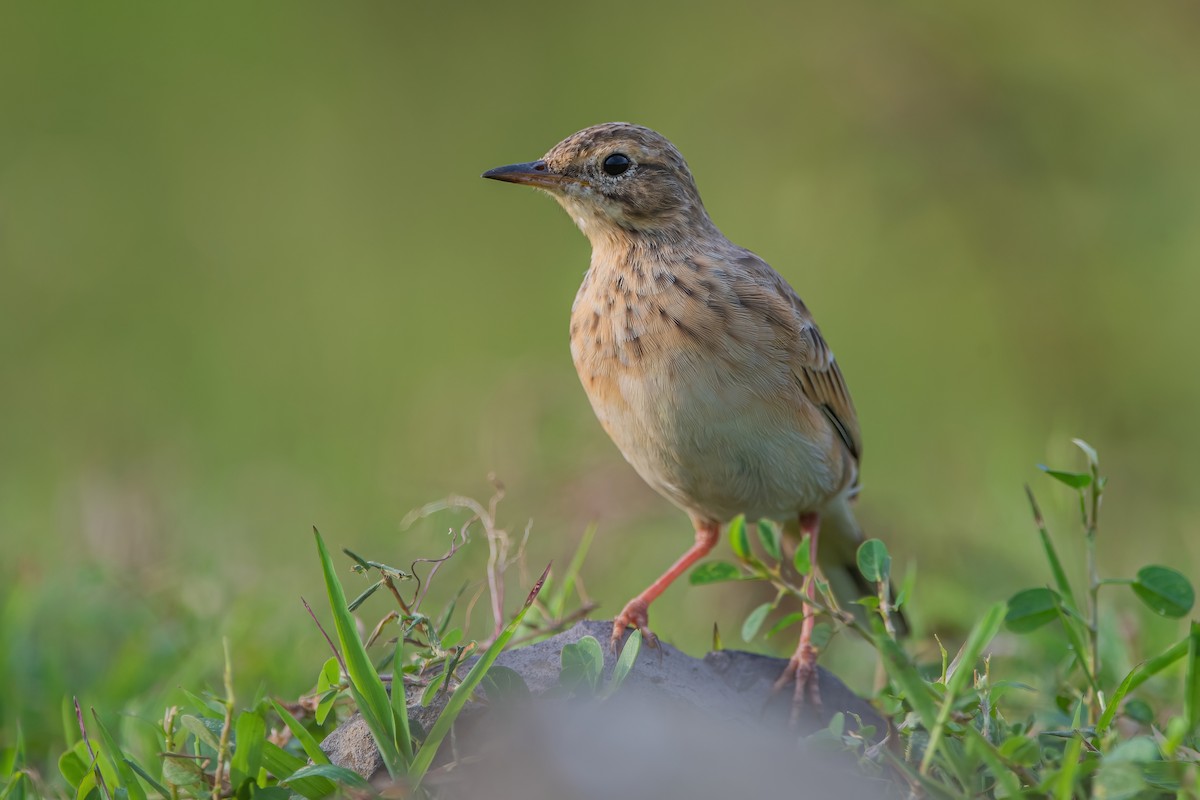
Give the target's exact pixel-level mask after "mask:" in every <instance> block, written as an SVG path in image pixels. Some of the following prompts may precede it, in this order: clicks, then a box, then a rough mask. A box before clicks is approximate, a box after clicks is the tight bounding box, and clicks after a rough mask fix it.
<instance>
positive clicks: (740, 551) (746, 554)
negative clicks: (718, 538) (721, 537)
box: [729, 514, 750, 560]
mask: <svg viewBox="0 0 1200 800" xmlns="http://www.w3.org/2000/svg"><path fill="white" fill-rule="evenodd" d="M729 547H730V549H732V550H733V554H734V555H735V556H737V557H738V558H740V559H743V560H745V559H747V558H750V537H748V536H747V535H746V517H745V516H744V515H742V514H738V515H737V516H736V517H734V518H733V521H731V522H730V523H729Z"/></svg>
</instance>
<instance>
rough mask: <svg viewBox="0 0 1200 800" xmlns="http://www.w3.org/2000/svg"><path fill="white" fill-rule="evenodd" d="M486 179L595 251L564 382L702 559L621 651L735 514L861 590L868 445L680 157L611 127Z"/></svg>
mask: <svg viewBox="0 0 1200 800" xmlns="http://www.w3.org/2000/svg"><path fill="white" fill-rule="evenodd" d="M483 177H485V178H492V179H494V180H499V181H507V182H509V183H519V184H524V185H526V186H533V187H536V188H538V189H542V190H544V191H546V192H548V193H549V194H550V195H551V196H553V197H554V199H555V200H557V201H558V202H559V204H561V205H562V207H563V208H564V209H566V211H567V213H568V214H570V215H571V219H573V220H575V224H576V225H578V226H579V228H580V229H581V230H582V231H583V233H584V234H585V235H586V236H587V238H588V239H589V240H590V241H591V244H592V261H591V267H590V268H589V269H588V271H587V274H586V275H585V276H584V279H583V285H582V286H580V287H579V292H578V294H577V295H576V296H575V304H574V306H573V307H572V309H571V328H570V331H571V355H572V356H573V357H574V360H575V368H576V369H577V370H578V372H579V378H580V380H581V381H582V382H583V388H584V389H585V390H586V392H587V395H588V399H589V400H591V403H592V409H593V410H594V411H595V412H596V416H597V417H598V418H599V420H600V424H601V425H603V426H604V430H605V431H607V432H608V435H609V436H611V437H612V440H613V441H614V442H615V443H616V445H617V447H618V448H620V450H621V453H622V454H624V456H625V458H626V459H627V460H628V461H629V463H630V464H632V465H633V468H634V469H635V470H637V472H638V474H639V475H641V476H642V478H643V479H644V480H645V481H646V482H647V483H649V484H650V485H651V486H652V487H654V488H655V489H656V490H657V491H658V492H659V493H660V494H662V495H663V496H664V497H666V498H667V499H668V500H670V501H671V502H672V503H674V504H675V505H677V506H679V507H680V508H681V509H683V510H684V511H686V512H687V514H688V516H689V517H691V520H692V524H693V525H694V527H695V531H696V540H695V543H694V544H693V545H692V546H691V547H690V548H689V549H688V550H687V552H685V553H684V554H683V555H682V556H681V557H680V558H679V560H678V561H676V562H675V563H674V564H673V565H672V566H671V567H670V568H669V569H668V570H667V571H666V572H665V573H663V575H662V577H660V578H659V579H658V580H656V581H655V582H654V583H653V584H651V585H650V586H649V587H648V588H647V589H646V590H645V591H644V592H642V593H641V594H639V595H638V596H637V597H635V598H633V599H632V600H630V601H629V603H628V604H627V605H626V606H625V608H624V609H623V610H622V611H621V613H620V614H618V615H617V617H616V619H615V621H614V622H613V643H614V645H615V644H616V643H617V642H618V641H619V639H620V637H621V635H622V633H623V632H624V630H625V628H626V627H627V626H636V627H637V628H639V629H641V631H642V632H643V635H644V636H646V637H647V639H648V640H649V641H651V642H652V641H653V636H652V634H651V633H650V630H649V627H648V609H649V606H650V604H651V603H652V602H654V600H655V598H657V597H658V596H659V595H660V594H662V593H663V591H664V590H665V589H666V588H667V587H668V586H669V585H670V584H671V582H672V581H673V580H675V579H676V578H677V577H679V576H680V575H681V574H683V573H684V572H685V571H686V570H687V569H688V568H689V567H691V566H692V565H693V564H694V563H696V562H697V561H698V560H700V559H701V558H703V557H704V556H705V555H706V554H707V553H708V552H709V551H710V550H712V548H713V546H714V545H715V544H716V542H717V539H718V535H719V531H720V526H721V525H722V523H725V522H728V521H729V520H730V519H732V518H733V517H735V516H736V515H738V514H745V515H746V517H747V519H752V520H753V519H773V520H777V521H780V522H798V523H799V528H800V531H802V532H803V533H807V534H809V535H810V536H811V539H810V543H811V547H812V550H813V553H812V556H813V558H812V563H814V564H819V565H820V566H821V569H822V571H823V572H824V573H825V574H826V576H827V577H828V578H829V579H830V582H831V584H832V585H834V586H835V587H836V586H838V585H839V583H841V584H843V585H844V584H846V583H847V581H845V580H842V581H838V580H834V576H833V575H832V574H831V573H832V572H834V571H837V572H840V573H842V574H843V575H842V577H843V578H844V577H847V576H848V577H850V578H851V579H853V580H855V582H856V583H857V584H858V585H859V586H861V579H860V578H858V577H857V572H856V571H855V570H854V569H853V564H854V556H855V549H856V547H857V546H858V543H859V542H860V541H861V540H862V533H861V531H860V530H859V527H858V524H857V523H856V522H855V520H854V515H853V513H852V512H851V508H850V504H851V500H852V499H853V498H854V496H855V495H856V494H857V491H858V465H859V458H860V456H861V454H862V439H861V436H860V434H859V428H858V418H857V416H856V415H855V413H854V404H853V403H852V402H851V400H850V393H849V391H847V389H846V383H845V381H844V380H843V379H842V373H841V370H839V369H838V365H837V362H836V361H834V358H833V352H832V351H831V350H830V348H829V345H828V344H827V343H826V342H825V339H824V338H823V337H822V336H821V332H820V330H818V328H817V326H816V323H815V322H813V318H812V315H811V314H810V313H809V312H808V309H807V308H806V307H805V305H804V303H803V302H801V300H800V298H799V297H798V296H797V295H796V292H795V291H793V289H792V287H791V286H789V285H788V283H787V281H785V280H784V279H783V277H782V276H780V275H779V273H777V272H776V271H775V270H774V269H772V268H771V267H770V265H768V264H767V263H766V262H765V261H763V260H762V259H761V258H759V257H758V256H756V255H755V254H754V253H752V252H750V251H749V250H747V249H745V248H743V247H739V246H737V245H736V244H734V243H733V242H731V241H729V240H728V239H726V238H725V236H724V235H723V234H722V233H721V231H719V230H718V229H717V226H716V225H714V224H713V222H712V220H711V219H709V216H708V212H706V211H705V210H704V204H703V203H702V202H701V201H700V193H699V191H698V190H697V189H696V184H695V181H694V180H693V179H692V174H691V172H690V171H689V170H688V166H687V163H686V162H685V161H684V160H683V156H681V155H680V154H679V151H678V150H676V149H675V147H674V146H673V145H672V144H671V143H670V142H669V141H667V140H666V139H665V138H664V137H663V136H661V135H660V134H658V133H656V132H654V131H652V130H650V129H648V128H643V127H641V126H638V125H630V124H626V123H621V122H612V123H607V124H603V125H596V126H594V127H591V128H586V129H585V130H582V131H579V132H578V133H576V134H574V135H572V136H569V137H568V138H566V139H564V140H563V141H561V142H559V143H558V144H556V145H555V146H554V147H552V148H551V149H550V152H548V153H546V155H545V156H543V157H542V158H541V159H539V160H537V161H530V162H527V163H523V164H512V165H510V166H505V167H497V168H496V169H492V170H489V171H487V172H485V173H484V174H483ZM818 533H821V534H822V535H821V536H820V537H819V541H820V544H819V546H818ZM847 565H850V568H849V570H848V571H847ZM806 584H807V586H808V590H807V591H808V593H809V596H810V597H812V596H814V584H813V581H812V580H808V581H807V582H806ZM851 585H853V584H851ZM806 610H807V616H806V617H805V619H804V622H803V625H802V628H801V637H800V644H799V646H798V647H797V649H796V653H795V655H794V656H793V657H792V659H791V661H790V663H789V667H788V670H787V671H786V672H785V673H784V675H783V676H781V678H780V683H779V684H778V685H779V686H782V685H784V684H786V683H787V682H788V681H789V680H795V697H796V700H797V702H800V701H802V699H803V697H804V691H805V687H806V685H808V684H809V683H810V682H811V683H812V685H811V686H809V690H810V691H811V692H812V695H813V697H814V698H815V697H816V696H817V695H816V692H815V688H816V687H815V681H812V676H813V674H814V669H813V668H814V663H815V660H816V651H815V649H814V647H813V643H812V632H813V624H814V621H813V616H812V607H811V606H806Z"/></svg>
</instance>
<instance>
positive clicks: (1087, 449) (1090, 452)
mask: <svg viewBox="0 0 1200 800" xmlns="http://www.w3.org/2000/svg"><path fill="white" fill-rule="evenodd" d="M1071 444H1073V445H1075V446H1076V447H1078V448H1079V449H1080V450H1082V451H1083V454H1084V455H1085V456H1087V460H1088V466H1089V467H1091V468H1092V469H1093V470H1094V469H1097V468H1098V467H1099V466H1100V456H1099V455H1097V453H1096V448H1094V447H1092V446H1091V445H1090V444H1088V443H1087V442H1085V441H1084V440H1083V439H1072V440H1071Z"/></svg>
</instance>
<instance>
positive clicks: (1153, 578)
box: [1133, 565, 1196, 618]
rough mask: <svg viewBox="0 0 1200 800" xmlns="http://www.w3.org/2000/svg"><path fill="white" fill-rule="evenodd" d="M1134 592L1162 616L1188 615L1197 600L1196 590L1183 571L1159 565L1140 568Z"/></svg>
mask: <svg viewBox="0 0 1200 800" xmlns="http://www.w3.org/2000/svg"><path fill="white" fill-rule="evenodd" d="M1133 593H1134V594H1136V595H1137V596H1138V598H1139V599H1140V600H1141V601H1142V602H1143V603H1145V604H1146V605H1147V606H1149V607H1150V610H1151V611H1153V612H1154V613H1156V614H1158V615H1159V616H1162V617H1173V618H1179V617H1183V616H1186V615H1187V613H1188V612H1189V611H1191V610H1192V606H1193V605H1194V604H1195V602H1196V592H1195V591H1194V590H1193V589H1192V584H1191V583H1190V582H1188V579H1187V578H1185V577H1184V576H1183V574H1182V573H1180V572H1177V571H1175V570H1173V569H1171V568H1170V567H1160V566H1157V565H1154V566H1149V567H1142V568H1141V569H1139V570H1138V574H1137V580H1135V581H1134V582H1133Z"/></svg>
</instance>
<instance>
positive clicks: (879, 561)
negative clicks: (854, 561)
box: [858, 539, 892, 583]
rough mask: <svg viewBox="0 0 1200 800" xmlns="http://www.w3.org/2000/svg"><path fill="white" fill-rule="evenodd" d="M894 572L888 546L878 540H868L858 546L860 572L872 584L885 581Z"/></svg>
mask: <svg viewBox="0 0 1200 800" xmlns="http://www.w3.org/2000/svg"><path fill="white" fill-rule="evenodd" d="M891 570H892V557H891V556H890V555H888V551H887V545H885V544H884V543H883V542H881V541H880V540H878V539H867V540H866V541H865V542H863V543H862V544H860V545H859V546H858V571H859V572H861V573H862V574H863V577H864V578H866V579H867V580H869V581H870V582H871V583H879V582H880V581H882V580H885V579H886V578H887V577H888V575H889V574H890V573H891Z"/></svg>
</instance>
